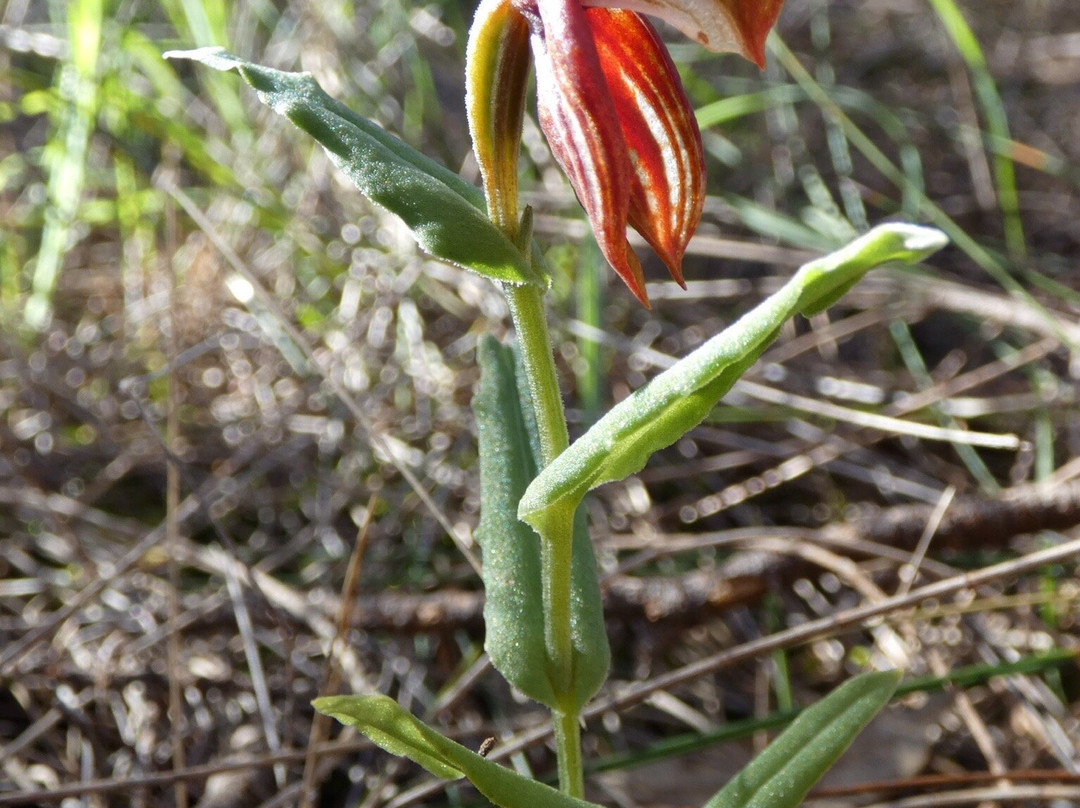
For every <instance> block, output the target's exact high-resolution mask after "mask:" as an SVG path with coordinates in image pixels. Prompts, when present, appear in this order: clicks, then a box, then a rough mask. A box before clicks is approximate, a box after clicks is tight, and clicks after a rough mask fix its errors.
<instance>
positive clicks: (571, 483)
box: [518, 224, 946, 533]
mask: <svg viewBox="0 0 1080 808" xmlns="http://www.w3.org/2000/svg"><path fill="white" fill-rule="evenodd" d="M945 243H946V239H945V237H944V235H942V234H941V233H940V232H939V231H937V230H933V229H930V228H926V227H916V226H914V225H905V224H888V225H881V226H879V227H876V228H874V229H873V230H871V231H870V232H869V233H867V234H865V235H864V236H861V237H860V238H858V239H856V240H855V241H853V242H852V243H851V244H849V245H848V246H846V247H844V248H842V249H840V250H838V251H836V252H834V253H831V254H830V255H827V256H824V257H823V258H819V259H817V260H815V261H811V262H810V263H809V264H806V265H805V266H803V267H802V268H801V269H800V270H799V271H798V272H797V273H796V274H795V276H794V277H793V278H792V279H791V280H790V281H788V283H787V284H785V285H784V287H783V288H782V289H780V291H778V292H777V293H776V294H774V295H773V296H772V297H770V298H768V299H767V300H765V301H763V302H762V303H761V304H760V305H758V306H757V308H755V309H753V310H752V311H750V312H748V313H747V314H745V315H744V316H743V317H742V318H740V319H739V320H738V321H737V322H736V323H734V324H733V325H732V326H731V327H729V328H727V329H726V330H724V331H723V332H722V333H720V334H718V335H717V336H715V337H713V338H712V339H711V340H709V341H708V342H706V343H705V344H704V345H702V346H701V347H700V348H698V349H697V350H696V351H694V352H693V353H691V354H690V355H689V356H687V357H685V358H684V359H682V360H680V361H679V362H677V363H676V364H675V365H673V366H672V367H670V368H669V369H668V370H666V371H664V372H663V373H661V374H660V375H659V376H657V377H656V378H654V379H653V380H652V381H650V382H649V383H648V384H646V385H645V386H644V387H642V388H640V389H639V390H636V391H635V392H634V393H633V394H632V395H630V396H627V398H625V399H624V400H623V401H621V402H619V404H617V405H616V406H615V407H613V408H612V409H611V411H610V412H608V413H607V415H605V416H604V417H603V418H601V419H600V420H599V421H597V422H596V424H594V425H593V427H592V428H591V429H589V431H588V432H586V433H585V434H584V435H582V436H581V437H580V438H579V439H578V440H577V441H575V442H574V444H573V445H571V446H570V447H569V448H568V449H567V450H566V451H564V452H563V453H562V454H560V455H559V456H558V457H557V458H555V460H554V462H552V463H551V464H550V465H549V466H548V467H547V468H545V469H544V470H543V471H542V472H541V473H540V474H539V476H537V478H536V479H535V480H533V482H532V484H530V486H529V488H528V490H526V492H525V495H524V496H523V497H522V499H521V504H520V506H519V507H518V515H519V516H520V517H521V518H522V519H524V520H525V521H526V522H528V523H529V524H531V525H533V527H535V528H536V529H537V530H538V531H540V532H541V533H544V532H545V530H547V529H548V526H549V524H550V523H551V521H552V520H554V519H556V518H557V517H558V514H559V513H561V512H562V509H563V508H566V507H569V506H574V507H576V506H577V504H578V503H579V502H580V501H581V498H582V497H584V495H585V493H586V492H587V491H589V490H590V489H592V488H595V487H597V486H599V485H602V484H604V483H607V482H612V481H615V480H621V479H623V478H625V477H627V476H629V475H630V474H634V473H635V472H637V471H640V470H641V468H642V467H643V466H644V465H645V463H646V461H647V460H648V459H649V457H650V456H651V455H652V454H653V452H655V451H657V450H659V449H662V448H664V447H665V446H670V445H671V444H672V443H674V442H675V441H677V440H678V439H679V438H680V437H682V436H683V435H684V434H685V433H686V432H688V431H689V430H690V429H692V428H693V427H695V426H697V424H699V423H701V421H702V420H703V419H704V418H705V416H706V415H708V413H709V411H710V410H712V408H713V407H714V406H715V405H716V403H717V402H718V401H719V400H720V398H721V397H722V396H723V395H724V394H725V393H727V391H728V390H730V389H731V386H732V385H733V384H734V383H735V382H736V380H737V379H738V378H739V377H740V376H741V375H742V374H743V373H744V372H745V371H746V370H747V368H749V367H750V365H752V364H753V363H754V362H755V361H757V358H758V357H759V356H760V355H761V353H762V351H764V350H765V348H767V347H768V346H769V344H770V343H771V342H772V341H773V340H774V339H775V338H776V335H777V334H778V333H779V331H780V327H781V326H782V325H783V323H784V321H786V320H787V319H788V318H790V317H792V316H793V315H794V314H796V313H802V314H813V313H815V312H818V311H821V310H822V309H824V308H826V307H827V306H829V305H830V304H832V303H834V302H835V301H836V300H837V299H838V298H839V297H840V296H841V295H842V294H843V293H844V292H846V291H847V290H848V289H850V288H851V287H852V285H854V284H855V283H856V282H857V281H858V280H859V279H860V278H861V277H862V276H863V275H864V274H865V273H866V272H867V271H868V270H869V269H871V268H873V267H874V266H877V265H879V264H882V263H885V262H887V261H905V262H915V261H920V260H922V259H924V258H925V257H927V256H928V255H930V254H932V253H933V252H935V251H937V250H938V249H940V248H941V247H943V246H944V245H945Z"/></svg>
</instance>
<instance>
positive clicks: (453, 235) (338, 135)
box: [165, 48, 546, 285]
mask: <svg viewBox="0 0 1080 808" xmlns="http://www.w3.org/2000/svg"><path fill="white" fill-rule="evenodd" d="M165 55H166V57H172V58H184V59H194V60H195V61H198V62H201V63H202V64H204V65H206V66H208V67H212V68H214V69H216V70H236V71H237V72H239V73H240V75H241V76H243V77H244V79H245V80H246V81H247V82H248V84H250V85H251V86H252V87H254V88H255V89H256V90H257V91H258V92H259V97H260V98H261V99H262V100H263V101H264V102H265V103H266V104H268V105H269V106H270V107H271V108H273V110H274V111H275V112H277V113H279V114H281V115H284V116H285V117H287V118H288V119H289V120H291V121H292V122H293V123H294V124H296V125H297V126H298V127H300V128H301V129H303V130H304V131H305V132H307V133H308V134H310V135H311V136H312V137H314V138H315V139H316V140H317V141H318V142H319V143H320V144H321V145H322V147H323V148H324V149H326V152H327V154H329V155H330V158H331V160H333V162H334V164H335V165H337V166H338V168H340V169H341V170H342V171H344V172H345V174H347V175H348V177H349V179H351V180H352V181H353V183H354V184H355V185H356V187H357V188H358V189H359V190H360V192H361V193H363V194H364V195H365V196H367V197H368V198H369V199H371V200H372V201H373V202H375V203H376V204H378V205H380V206H382V207H384V208H386V209H387V210H389V211H390V212H392V213H394V214H396V215H398V216H399V217H401V220H402V221H403V222H405V224H406V225H407V226H408V227H409V229H410V230H412V233H413V236H414V237H415V238H416V241H417V243H418V244H419V245H420V246H421V247H423V248H424V249H425V250H427V251H428V252H429V253H431V254H432V255H434V256H436V257H437V258H441V259H443V260H445V261H449V262H450V263H453V264H457V265H458V266H461V267H464V268H466V269H471V270H473V271H474V272H477V273H479V274H481V275H485V276H487V277H489V278H492V279H494V280H498V281H504V282H507V283H517V284H523V283H529V284H536V285H545V283H546V282H545V280H544V279H543V278H542V277H541V276H540V274H539V273H538V272H537V271H536V269H534V267H533V264H532V263H530V261H528V260H526V257H525V256H523V255H522V254H521V252H520V251H519V250H518V249H517V247H516V246H515V245H514V244H513V243H512V242H511V241H510V240H509V239H508V238H507V237H506V236H505V235H504V234H503V233H502V232H501V231H500V230H499V229H498V228H497V227H495V225H493V224H492V223H491V221H490V220H489V219H488V218H487V216H486V215H485V213H484V210H483V207H484V200H483V194H482V193H481V192H480V190H479V189H478V188H474V187H473V186H472V185H470V184H469V183H467V182H465V180H464V179H462V178H461V177H459V176H458V175H457V174H454V173H453V172H452V171H450V170H449V169H447V168H446V167H444V166H441V165H439V164H438V163H436V162H435V161H434V160H432V159H430V158H429V157H427V156H425V155H423V154H421V153H420V152H418V151H416V150H415V149H413V148H411V147H410V146H408V145H407V144H406V143H404V142H403V141H401V140H399V139H398V138H396V137H394V136H393V135H391V134H390V133H388V132H387V131H386V130H384V129H382V128H381V127H379V126H378V125H376V124H375V123H373V122H371V121H369V120H367V119H366V118H363V117H361V116H360V115H357V114H356V113H355V112H353V111H352V110H350V109H349V108H348V107H346V106H345V105H343V104H341V103H339V102H338V101H335V100H334V99H333V98H331V97H330V96H328V95H327V94H326V93H325V92H324V91H323V89H322V88H321V87H320V86H319V85H318V83H317V82H316V81H315V79H314V78H313V77H312V76H311V75H310V74H307V73H286V72H282V71H280V70H273V69H271V68H268V67H263V66H262V65H257V64H254V63H252V62H248V61H245V60H243V59H240V58H239V57H237V56H234V55H233V54H231V53H229V52H228V51H225V50H224V49H222V48H200V49H198V50H192V51H172V52H170V53H167V54H165Z"/></svg>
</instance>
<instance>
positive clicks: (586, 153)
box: [467, 0, 783, 306]
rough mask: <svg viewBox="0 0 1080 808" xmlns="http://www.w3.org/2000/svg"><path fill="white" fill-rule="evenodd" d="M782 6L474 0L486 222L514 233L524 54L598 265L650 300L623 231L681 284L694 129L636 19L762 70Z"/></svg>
mask: <svg viewBox="0 0 1080 808" xmlns="http://www.w3.org/2000/svg"><path fill="white" fill-rule="evenodd" d="M782 3H783V0H682V1H681V2H678V1H677V0H607V1H606V2H604V0H599V1H595V2H582V0H482V1H481V3H480V6H479V8H478V9H477V12H476V19H475V21H474V23H473V27H472V30H471V32H470V35H469V53H468V67H467V83H468V99H467V106H468V111H469V124H470V128H471V130H472V135H473V144H474V148H475V150H476V155H477V160H478V161H479V164H480V168H481V173H482V175H483V180H484V191H485V194H486V196H487V200H488V209H489V213H490V215H491V217H492V219H493V220H494V221H495V222H496V223H497V224H498V225H499V226H500V227H502V228H503V229H504V230H505V231H506V232H507V233H509V234H510V235H511V236H516V235H517V233H516V230H517V215H518V214H517V154H518V149H519V146H520V137H521V124H522V119H523V115H524V104H525V84H526V81H527V79H528V67H529V61H530V59H529V54H530V50H531V54H532V59H533V60H535V64H536V85H537V108H538V112H539V118H540V126H541V128H542V129H543V131H544V135H545V136H546V137H547V140H548V143H549V144H550V146H551V150H552V153H553V154H554V155H555V159H556V160H557V161H558V162H559V165H560V166H562V168H563V170H564V171H565V172H566V175H567V177H569V179H570V184H571V185H572V186H573V188H574V191H575V193H576V194H577V197H578V200H579V201H580V202H581V205H582V207H583V208H584V209H585V213H586V215H587V216H588V217H589V221H590V223H591V224H592V227H593V230H594V232H595V234H596V239H597V243H598V244H599V245H600V249H601V251H602V252H603V254H604V257H605V258H607V260H608V262H609V263H610V264H611V266H612V267H613V268H614V269H615V271H616V272H617V273H618V274H619V276H620V277H621V278H622V279H623V281H624V282H625V283H626V285H627V286H628V287H629V288H630V290H631V291H632V292H633V293H634V294H635V295H636V296H637V297H638V299H639V300H641V302H642V303H644V304H645V305H646V306H647V305H648V297H647V296H646V294H645V281H644V277H643V276H642V271H641V263H640V261H639V260H638V257H637V255H636V254H635V253H634V250H633V249H632V248H631V247H630V244H629V242H628V241H627V239H626V227H627V225H628V224H629V225H630V226H632V227H633V228H634V229H635V230H637V231H638V232H639V233H640V234H641V235H642V236H643V237H644V238H645V240H646V241H647V242H648V243H649V244H650V245H651V246H652V248H653V249H654V250H655V251H656V253H657V255H659V256H660V258H661V260H663V262H664V263H665V264H666V265H667V268H668V270H669V271H670V272H671V275H672V277H673V278H674V279H675V280H676V281H677V282H679V283H680V284H682V282H683V280H682V268H681V267H682V258H683V253H684V252H685V250H686V245H687V243H688V242H689V240H690V236H691V235H692V234H693V232H694V229H695V228H696V227H697V224H698V221H699V220H700V218H701V209H702V205H703V203H704V198H705V165H704V156H703V153H702V148H701V133H700V132H699V130H698V127H697V122H696V120H695V118H694V113H693V109H692V108H691V107H690V102H689V100H688V99H687V97H686V93H685V92H684V90H683V87H682V83H681V82H680V80H679V76H678V73H677V71H676V69H675V65H674V64H673V63H672V61H671V57H670V55H669V54H668V52H667V49H666V48H665V47H664V44H663V42H662V41H661V40H660V37H659V35H658V34H657V32H656V30H655V29H654V28H653V27H652V25H651V24H650V23H649V22H648V21H647V20H646V19H645V18H644V17H643V16H641V13H639V12H644V13H647V14H651V15H654V16H657V17H660V18H662V19H664V20H666V21H667V22H669V23H671V24H672V25H674V26H675V27H677V28H678V29H679V30H681V31H683V33H685V34H687V35H688V36H690V37H691V38H693V39H695V40H697V41H698V42H701V43H702V44H703V45H705V46H706V47H709V48H711V49H713V50H732V51H736V52H738V53H741V54H742V55H744V56H745V57H746V58H748V59H750V60H752V61H754V62H756V63H757V64H758V65H761V64H763V62H764V48H765V37H766V36H767V35H768V32H769V30H770V29H771V28H772V26H773V24H774V23H775V22H776V17H777V15H778V14H779V13H780V6H781V5H782ZM530 44H531V49H530Z"/></svg>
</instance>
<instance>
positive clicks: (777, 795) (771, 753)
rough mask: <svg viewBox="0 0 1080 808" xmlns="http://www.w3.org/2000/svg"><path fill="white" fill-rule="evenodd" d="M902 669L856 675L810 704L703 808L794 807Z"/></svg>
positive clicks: (862, 724) (892, 687) (881, 704)
mask: <svg viewBox="0 0 1080 808" xmlns="http://www.w3.org/2000/svg"><path fill="white" fill-rule="evenodd" d="M899 682H900V673H899V671H884V672H879V673H867V674H863V675H862V676H856V677H855V678H854V679H851V680H850V681H847V682H845V683H844V684H843V685H841V686H840V687H838V688H837V689H836V690H834V691H833V692H832V693H830V694H829V695H828V696H826V697H825V698H823V699H822V700H821V701H819V702H818V703H817V704H814V705H813V706H811V707H808V708H807V709H806V710H804V711H803V712H802V713H800V714H799V717H798V718H796V719H795V720H794V721H793V722H792V724H791V726H790V727H788V728H787V729H786V730H784V732H783V733H781V735H780V737H778V738H777V739H776V740H775V741H773V742H772V743H771V744H769V745H768V747H766V749H765V751H764V752H762V753H761V754H760V755H758V756H757V757H756V758H754V759H753V760H752V761H750V763H749V764H747V766H746V768H744V769H743V770H742V771H741V772H739V773H738V774H737V775H735V777H734V778H732V779H731V781H730V782H729V783H728V784H727V785H726V786H724V788H723V789H721V790H720V791H719V792H718V793H717V794H716V796H714V797H713V798H712V799H711V800H709V801H708V802H707V803H705V807H704V808H796V806H798V805H799V804H800V803H801V802H802V800H803V797H805V796H806V793H807V792H808V791H809V790H810V789H811V788H812V787H813V785H814V783H816V782H817V781H818V780H819V779H820V778H821V776H822V775H823V774H825V772H827V771H828V770H829V769H830V768H831V767H832V765H833V764H834V763H835V762H836V760H837V759H838V758H839V757H840V755H841V754H842V753H843V752H844V750H845V749H847V748H848V746H850V745H851V742H852V741H853V740H855V737H856V736H857V735H858V734H859V733H860V732H861V731H862V729H863V727H865V726H866V725H867V724H868V723H870V719H872V718H873V717H874V716H875V715H877V714H878V712H880V710H881V709H882V708H883V707H884V706H885V705H886V704H888V703H889V699H890V698H891V697H892V694H893V692H894V691H895V690H896V685H897V684H898V683H899Z"/></svg>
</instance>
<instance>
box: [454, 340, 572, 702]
mask: <svg viewBox="0 0 1080 808" xmlns="http://www.w3.org/2000/svg"><path fill="white" fill-rule="evenodd" d="M477 359H478V361H479V364H480V369H481V376H480V387H479V389H478V390H477V393H476V397H475V398H474V399H473V412H474V414H475V416H476V431H477V435H478V440H479V444H480V525H479V526H478V527H477V529H476V540H477V541H478V542H479V543H480V549H481V550H482V551H483V560H484V567H483V578H484V632H485V636H484V649H485V650H486V651H487V652H488V656H490V657H491V662H492V664H493V665H494V666H495V668H496V669H497V670H498V671H499V673H501V674H502V675H503V676H504V677H505V678H506V680H507V681H508V682H509V683H510V684H512V685H513V686H514V687H516V688H517V689H518V690H520V691H521V692H522V693H524V694H525V695H527V696H529V697H530V698H533V699H536V700H537V701H539V702H540V703H542V704H546V705H548V706H551V705H553V704H555V693H554V691H553V689H552V685H551V677H550V675H549V671H548V664H547V652H546V650H545V647H544V607H543V596H542V593H541V590H540V569H541V567H540V537H539V536H537V535H536V532H535V531H533V529H532V528H530V527H529V526H528V525H526V524H525V523H524V522H522V521H521V520H519V519H518V518H517V505H518V501H519V500H520V499H521V494H522V492H523V491H524V490H525V488H526V486H528V484H529V482H530V481H531V480H532V479H533V477H535V476H536V461H535V460H534V454H533V449H532V448H531V447H530V445H529V437H530V430H529V429H528V428H527V426H526V422H525V419H524V417H523V416H522V407H521V399H520V397H519V395H518V388H517V381H516V378H515V370H514V356H513V353H512V351H511V350H510V349H509V348H505V347H503V346H502V345H500V344H499V343H498V341H497V340H495V338H494V337H491V336H486V337H484V338H483V339H482V340H481V341H480V344H479V346H478V348H477Z"/></svg>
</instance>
